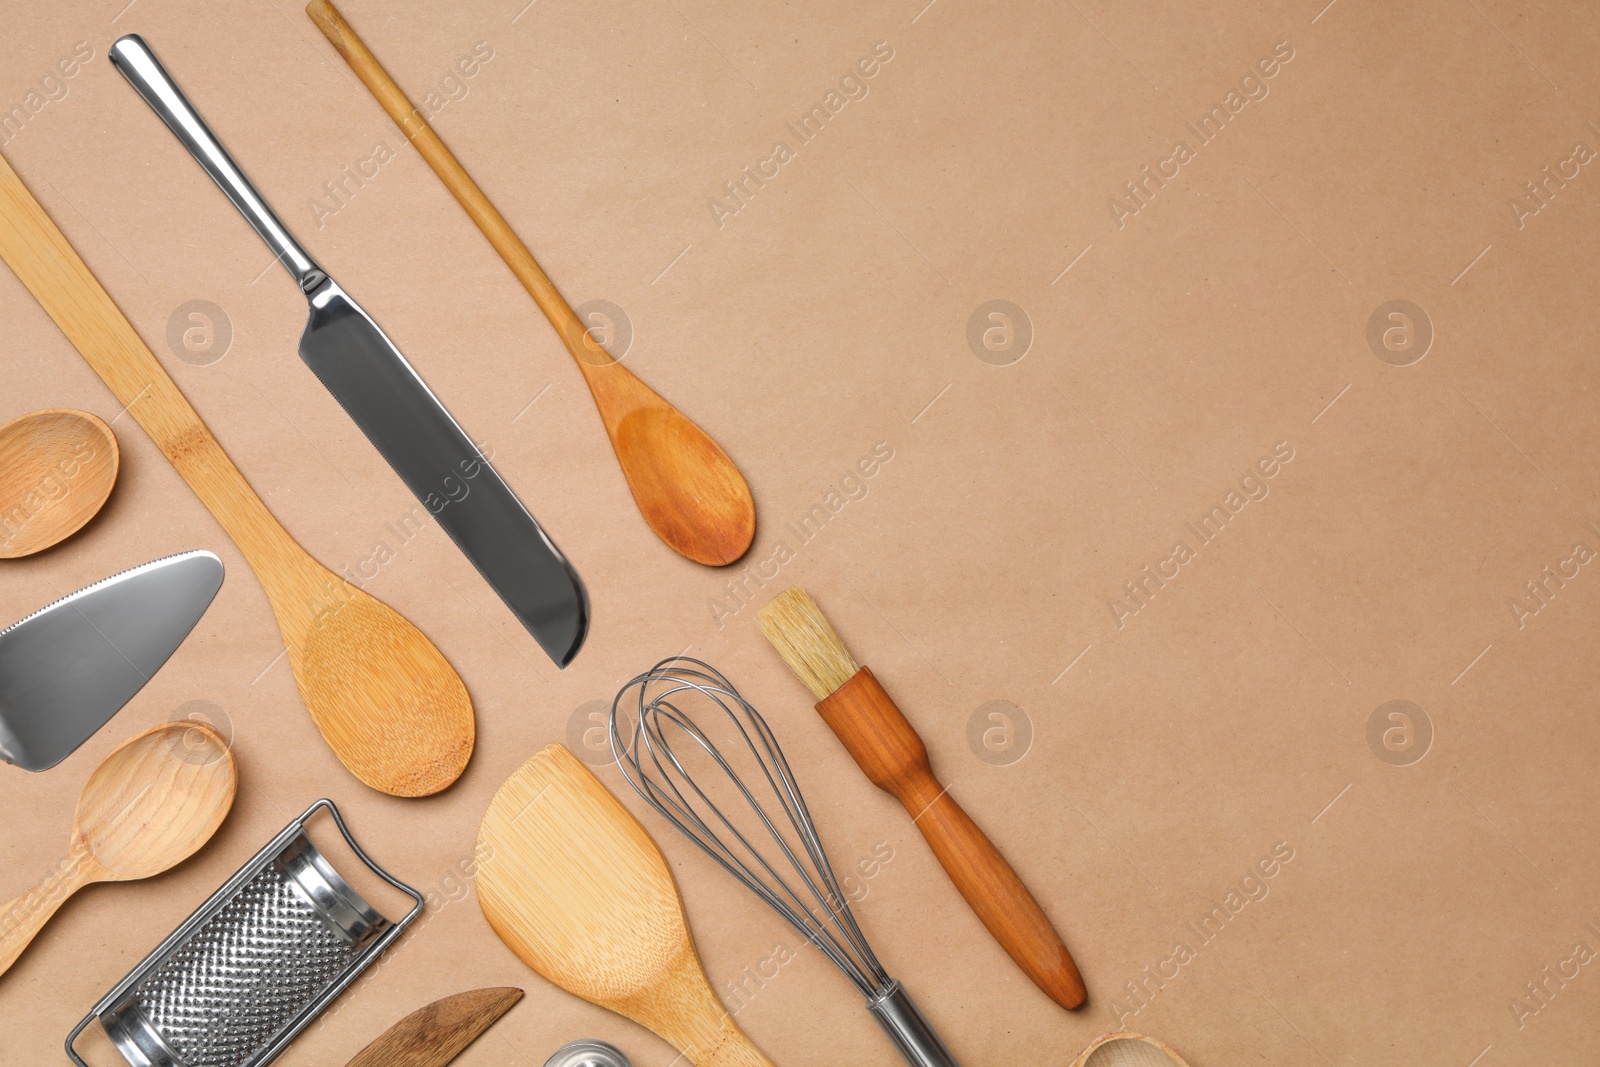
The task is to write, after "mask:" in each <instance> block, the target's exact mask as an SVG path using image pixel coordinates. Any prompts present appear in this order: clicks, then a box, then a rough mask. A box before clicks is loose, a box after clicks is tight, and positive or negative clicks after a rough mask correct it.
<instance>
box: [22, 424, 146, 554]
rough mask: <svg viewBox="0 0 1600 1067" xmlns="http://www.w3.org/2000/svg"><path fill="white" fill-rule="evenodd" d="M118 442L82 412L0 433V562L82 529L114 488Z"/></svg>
mask: <svg viewBox="0 0 1600 1067" xmlns="http://www.w3.org/2000/svg"><path fill="white" fill-rule="evenodd" d="M120 463H121V453H120V452H119V451H118V450H117V436H116V434H114V433H112V432H111V427H109V426H107V425H106V424H105V423H104V422H102V421H101V420H100V419H99V418H97V417H95V416H94V415H91V414H89V413H88V412H87V411H73V410H71V409H70V408H52V409H51V410H49V411H35V412H33V413H32V414H29V415H22V416H20V417H18V418H15V419H12V420H11V421H10V422H8V423H6V424H5V425H4V426H0V559H17V558H18V557H20V556H31V555H33V554H34V553H35V552H43V551H44V550H45V549H47V548H49V547H51V546H52V545H58V544H60V543H61V542H62V541H65V540H66V539H67V538H69V537H71V536H72V535H73V534H75V533H77V532H78V531H79V530H81V529H83V527H84V525H85V524H87V523H88V521H89V520H90V519H92V518H94V517H95V515H97V514H98V513H99V511H100V509H101V508H102V507H103V506H105V502H106V498H107V497H109V496H110V495H111V487H112V486H113V485H115V484H116V481H117V468H118V466H119V465H120Z"/></svg>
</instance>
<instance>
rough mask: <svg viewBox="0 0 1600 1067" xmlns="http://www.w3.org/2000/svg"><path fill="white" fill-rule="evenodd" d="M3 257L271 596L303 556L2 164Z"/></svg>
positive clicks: (0, 252) (0, 223) (0, 246)
mask: <svg viewBox="0 0 1600 1067" xmlns="http://www.w3.org/2000/svg"><path fill="white" fill-rule="evenodd" d="M0 257H4V259H5V261H6V262H7V263H9V264H10V265H11V269H12V270H13V271H15V272H16V275H17V277H18V278H20V279H21V280H22V284H23V285H25V286H27V287H28V291H29V292H31V293H32V294H33V295H34V298H35V299H37V300H38V301H39V303H40V304H41V305H43V306H44V309H45V311H46V312H48V313H49V315H50V317H51V318H52V319H54V320H55V323H56V325H57V326H59V327H61V332H62V333H64V334H66V335H67V340H69V341H71V342H72V344H73V346H74V347H76V348H77V350H78V351H79V352H80V353H81V354H82V355H83V358H84V359H85V360H87V361H88V362H89V366H91V367H93V368H94V371H95V373H96V374H98V375H100V378H101V380H102V381H104V382H105V383H106V385H107V386H108V387H109V388H110V389H111V392H112V393H113V394H115V395H116V398H117V399H118V400H120V401H122V403H123V405H124V406H125V407H126V408H127V410H128V412H129V413H130V414H132V415H133V417H134V418H135V419H136V420H138V423H139V425H140V426H143V427H144V429H145V432H146V433H148V434H149V435H150V438H151V440H153V441H155V443H156V445H157V447H159V448H160V449H161V451H162V452H163V453H164V454H165V455H166V457H167V459H169V460H171V461H172V465H173V466H174V467H176V468H177V470H178V473H179V474H181V475H182V476H183V480H184V481H186V482H188V483H189V487H190V488H191V489H193V490H194V491H195V495H197V496H198V497H199V498H200V501H201V503H203V504H205V506H206V508H207V509H208V510H210V512H211V514H212V515H214V516H216V518H217V521H218V522H220V523H221V524H222V527H223V529H225V530H227V532H228V536H230V537H232V538H233V540H234V543H235V544H237V545H238V546H239V549H240V551H241V552H243V553H244V555H245V558H246V560H248V561H249V563H250V566H251V568H252V569H253V570H254V571H255V572H256V575H257V577H259V578H260V579H261V580H262V583H263V584H264V585H266V586H267V592H268V593H269V594H272V593H274V592H275V590H274V589H273V587H272V585H271V584H270V582H271V577H272V575H273V573H274V572H276V571H278V570H279V569H280V568H282V567H288V566H291V565H292V564H295V563H299V562H300V561H301V559H302V558H303V557H304V552H303V550H302V549H301V548H300V546H299V545H298V544H296V543H295V541H294V539H293V538H291V537H290V536H289V533H288V531H286V530H285V529H284V528H283V527H282V526H281V525H279V523H278V520H277V519H275V518H273V516H272V513H271V512H269V511H268V510H267V506H266V504H264V503H262V501H261V498H260V497H258V496H257V495H256V494H255V491H254V490H253V489H251V488H250V484H249V483H248V482H246V481H245V479H244V475H242V474H240V473H239V469H238V468H237V467H235V466H234V465H233V461H232V460H231V459H229V458H228V454H227V453H226V452H224V451H223V450H222V446H221V445H219V444H218V443H217V439H216V438H215V437H213V436H211V431H210V430H209V429H207V428H206V424H205V423H204V422H202V421H201V419H200V416H199V414H198V413H196V411H195V410H194V408H193V407H192V406H190V404H189V401H188V400H187V399H185V397H184V395H183V393H182V392H181V391H179V389H178V386H177V383H175V382H174V381H173V380H172V378H171V376H170V375H168V374H167V372H166V370H165V369H164V368H163V367H162V366H161V363H160V362H159V361H158V360H157V359H156V357H155V355H154V354H153V353H152V352H151V351H150V347H149V346H148V345H146V344H145V343H144V339H143V338H142V337H140V336H139V333H138V331H137V330H135V329H134V328H133V324H132V323H130V322H129V321H128V319H127V317H126V316H125V315H123V313H122V311H121V310H120V309H119V308H118V307H117V305H116V303H115V302H114V301H113V300H112V299H111V297H110V295H109V294H107V293H106V291H105V289H104V288H103V287H102V286H101V285H100V282H99V279H97V278H96V277H95V276H94V274H93V273H92V272H91V271H90V270H89V268H88V266H87V265H85V264H84V262H83V260H82V259H81V258H80V257H79V256H78V253H77V252H76V251H75V250H74V249H73V247H72V245H71V244H70V243H68V241H67V238H66V236H65V235H64V234H62V232H61V230H60V229H59V228H58V227H57V226H56V224H55V222H54V221H53V220H52V219H51V218H50V216H49V214H47V213H46V212H45V210H44V208H43V207H42V206H40V204H39V201H37V200H36V199H34V197H33V194H32V193H30V192H29V191H28V188H27V186H25V185H23V184H22V179H21V178H19V177H17V173H16V171H14V170H12V169H11V165H10V164H9V163H7V162H6V161H5V159H4V158H3V157H0ZM275 599H276V598H275Z"/></svg>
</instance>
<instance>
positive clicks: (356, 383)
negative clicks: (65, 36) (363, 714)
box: [110, 33, 589, 667]
mask: <svg viewBox="0 0 1600 1067" xmlns="http://www.w3.org/2000/svg"><path fill="white" fill-rule="evenodd" d="M110 58H111V62H112V64H113V65H114V66H115V67H116V68H117V69H118V70H119V71H121V72H122V76H123V77H125V78H127V79H128V82H129V84H131V85H132V86H133V87H134V89H135V90H137V91H138V93H139V95H140V96H142V97H144V100H145V103H147V104H149V105H150V107H151V109H152V110H153V111H155V113H156V114H157V115H159V116H161V120H162V121H163V122H165V123H166V124H167V127H168V129H170V130H171V131H172V132H173V134H174V135H175V136H176V137H177V138H178V140H179V141H181V142H182V143H183V146H184V147H185V148H187V149H188V150H189V154H190V155H192V156H193V157H194V158H195V162H197V163H199V164H200V166H201V168H202V169H204V170H205V172H206V173H207V174H208V175H210V176H211V179H212V180H213V181H215V182H216V183H217V185H218V186H219V187H220V188H221V189H222V191H223V192H224V193H225V194H227V197H228V199H229V200H231V201H233V206H234V207H236V208H238V209H239V212H240V214H242V215H244V217H245V218H246V219H247V220H248V221H249V223H250V225H251V226H253V227H255V230H256V232H257V233H258V234H260V235H261V239H262V240H263V241H265V242H266V243H267V246H268V247H269V248H271V249H272V251H273V253H274V254H276V255H277V257H278V261H279V262H280V263H282V264H283V265H284V268H285V269H286V270H288V272H289V275H290V277H292V278H294V280H295V283H296V284H297V285H299V286H300V288H301V290H302V291H303V292H304V293H305V295H306V299H307V300H308V301H309V302H310V305H311V308H310V314H309V317H308V318H307V320H306V328H305V332H304V333H302V334H301V336H300V358H301V359H302V360H303V361H304V362H305V364H306V365H307V366H308V367H310V368H311V369H312V370H313V371H315V372H316V374H317V377H318V378H320V379H321V380H322V384H323V385H324V386H326V387H327V389H328V392H330V393H332V394H333V397H334V399H335V400H337V401H339V404H340V406H341V407H343V408H344V410H345V412H346V413H347V414H348V415H349V416H350V418H351V419H352V420H354V422H355V424H356V425H357V426H359V427H360V428H361V432H362V433H364V434H366V435H367V440H369V441H371V442H372V444H373V447H375V448H376V449H377V450H378V452H379V454H381V455H382V456H383V458H384V459H385V460H387V461H388V462H389V466H390V467H392V468H394V472H395V473H396V474H398V475H399V476H400V479H401V481H403V482H405V483H406V485H407V486H408V487H409V488H410V489H411V491H412V493H414V494H415V495H416V497H417V499H418V500H419V501H421V502H422V505H423V506H424V507H425V508H427V510H428V513H429V514H431V515H432V516H433V518H434V521H436V522H437V523H438V524H439V525H440V526H441V527H443V528H444V531H445V533H447V534H449V535H450V538H451V540H453V541H455V543H456V547H458V548H460V549H461V551H462V553H463V554H464V555H465V556H466V557H467V558H468V559H469V560H471V561H472V564H473V566H475V567H477V568H478V573H479V574H481V575H483V578H484V580H485V581H487V582H488V583H489V585H490V586H491V587H493V589H494V591H495V592H496V593H498V594H500V599H501V600H504V601H505V603H506V607H508V608H510V609H511V611H512V614H514V615H516V617H517V619H518V620H519V621H520V622H521V623H522V625H523V626H524V627H526V628H527V630H528V632H529V633H530V634H532V635H533V637H534V639H535V640H537V641H538V642H539V645H540V647H542V648H543V649H544V650H545V652H546V654H548V655H549V656H550V658H551V659H553V660H555V662H556V665H557V666H558V667H565V666H566V665H567V664H568V663H570V662H571V661H572V657H574V656H576V655H577V654H578V648H579V647H580V646H581V645H582V644H583V639H584V636H585V634H586V633H587V632H588V628H589V601H588V596H587V594H585V592H584V589H583V582H582V581H580V580H579V578H578V573H577V571H575V570H573V568H572V565H571V564H570V563H568V562H567V558H566V557H565V556H563V555H562V554H561V550H560V549H558V548H556V546H555V543H554V542H553V541H551V540H550V538H549V536H547V535H546V534H545V532H544V530H543V529H542V528H541V527H540V526H539V524H538V522H537V521H535V519H534V517H533V516H532V515H530V514H529V513H528V509H527V508H525V507H523V505H522V501H520V500H518V499H517V497H516V495H515V494H514V493H512V492H511V489H510V487H509V486H507V485H506V483H505V482H504V481H502V480H501V478H500V475H499V474H498V473H497V472H496V471H495V469H494V467H493V466H491V465H490V463H489V460H488V458H487V457H486V456H485V455H484V454H483V452H482V450H480V449H479V448H478V446H477V445H476V444H474V443H473V441H472V439H471V438H470V437H468V436H467V433H466V431H465V430H463V429H462V428H461V427H460V425H458V424H457V423H456V420H455V419H453V418H452V417H451V416H450V413H449V412H448V411H446V410H445V408H444V405H443V404H441V403H440V402H439V398H438V397H436V396H434V395H433V392H432V390H430V389H429V388H428V385H427V383H426V382H424V381H423V380H422V378H421V377H420V376H419V375H418V374H417V372H416V371H415V370H413V369H412V367H411V364H410V363H408V362H406V358H405V356H403V355H401V354H400V350H399V349H397V348H396V347H395V346H394V343H393V342H392V341H390V340H389V338H388V337H386V336H385V335H384V333H383V331H382V330H380V329H379V328H378V324H377V323H375V322H373V321H372V319H371V317H370V316H368V315H367V313H366V312H365V311H363V310H362V309H361V307H360V306H359V305H358V304H357V303H356V302H355V301H354V300H352V299H351V298H350V297H349V295H347V294H346V293H345V291H344V290H343V289H341V288H339V286H338V284H337V283H336V282H334V280H333V279H332V278H329V277H328V275H327V274H326V273H324V272H323V270H322V269H321V268H320V267H318V266H317V264H316V263H314V262H313V261H312V259H311V257H310V256H309V255H307V254H306V251H305V249H303V248H301V247H300V245H299V244H298V243H297V242H296V241H295V239H294V236H293V235H292V234H290V233H289V230H288V228H287V227H286V226H284V224H283V222H282V221H281V220H280V219H279V218H278V216H277V215H276V214H274V213H273V211H272V208H270V207H269V206H267V202H266V201H265V200H263V199H262V198H261V194H260V193H258V192H256V190H255V187H254V186H252V185H251V184H250V180H249V179H248V178H246V177H245V175H244V172H243V171H242V170H240V169H239V166H238V164H236V163H235V162H234V161H233V158H232V157H231V156H229V155H228V151H227V149H225V148H224V147H223V146H222V143H221V142H220V141H218V140H217V138H216V136H215V135H214V134H213V133H212V132H211V130H210V129H209V128H208V127H207V126H206V124H205V120H204V119H202V118H201V117H200V114H199V113H198V112H197V111H196V110H195V109H194V106H193V105H192V104H190V103H189V101H188V99H187V98H186V97H185V96H184V95H183V91H182V90H181V89H179V88H178V86H177V84H176V83H174V82H173V80H172V77H171V76H170V75H169V74H168V73H167V71H166V69H165V68H164V67H162V65H161V63H160V61H159V60H157V59H156V57H155V53H153V52H152V51H151V50H150V47H149V46H148V45H147V44H145V42H144V40H143V39H142V38H140V37H139V36H138V35H137V34H132V33H130V34H128V35H126V36H124V37H121V38H119V39H118V40H117V41H116V42H115V43H114V44H112V46H111V50H110Z"/></svg>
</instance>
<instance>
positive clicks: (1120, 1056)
mask: <svg viewBox="0 0 1600 1067" xmlns="http://www.w3.org/2000/svg"><path fill="white" fill-rule="evenodd" d="M1072 1067H1189V1064H1188V1063H1187V1062H1186V1061H1185V1060H1184V1058H1183V1057H1182V1056H1180V1055H1178V1054H1177V1053H1176V1052H1174V1051H1173V1050H1172V1049H1171V1048H1168V1047H1167V1046H1166V1045H1164V1044H1162V1043H1161V1042H1160V1041H1157V1040H1156V1039H1155V1038H1153V1037H1145V1036H1144V1035H1143V1034H1135V1033H1132V1032H1131V1031H1128V1030H1118V1031H1117V1032H1116V1033H1114V1034H1106V1035H1105V1036H1103V1037H1097V1038H1095V1039H1094V1041H1093V1042H1092V1043H1091V1044H1090V1045H1089V1047H1088V1048H1086V1049H1084V1050H1083V1052H1082V1053H1081V1054H1080V1055H1079V1056H1078V1058H1077V1059H1075V1060H1073V1061H1072Z"/></svg>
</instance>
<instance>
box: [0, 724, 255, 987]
mask: <svg viewBox="0 0 1600 1067" xmlns="http://www.w3.org/2000/svg"><path fill="white" fill-rule="evenodd" d="M238 784H239V775H238V770H237V768H236V767H235V766H234V762H233V752H232V750H231V749H229V747H228V744H227V742H226V741H224V740H223V739H222V737H221V735H219V734H218V733H217V732H216V731H215V730H213V729H211V728H210V727H209V726H206V725H205V724H204V723H197V722H168V723H162V724H161V725H160V726H155V727H152V728H150V729H148V730H146V731H144V732H143V733H139V734H135V735H134V736H132V737H130V738H128V740H126V741H124V742H123V743H122V744H120V745H118V746H117V747H116V748H114V749H112V750H111V754H110V755H108V756H107V757H106V758H105V759H104V760H102V761H101V763H100V766H98V767H96V768H95V769H94V773H92V774H91V775H89V780H88V782H86V783H85V784H84V787H83V793H82V795H81V796H79V798H78V810H77V812H76V813H75V814H74V815H73V818H72V844H71V847H70V848H69V849H68V851H67V856H66V858H65V859H64V860H62V862H61V863H59V864H57V865H56V868H55V870H53V871H51V872H50V874H48V875H47V876H46V877H45V879H44V880H43V881H42V882H40V883H39V884H38V885H37V886H35V887H34V888H33V889H30V890H28V892H26V893H24V894H22V896H20V897H17V898H16V899H15V900H13V901H11V903H9V904H6V905H5V906H4V907H0V974H4V973H5V972H6V970H7V969H8V968H9V967H10V966H11V965H12V964H13V963H15V962H16V961H17V957H18V956H20V955H22V950H23V949H25V948H27V947H28V943H29V942H31V941H32V940H33V938H34V936H35V935H36V934H38V932H39V931H40V930H41V929H43V928H44V924H45V923H46V922H48V921H49V920H50V917H51V916H52V915H54V914H55V913H56V911H57V909H59V908H60V907H61V905H62V904H64V903H65V902H66V899H67V898H68V897H70V896H71V895H72V894H74V893H76V892H77V891H78V890H80V889H82V888H83V887H84V886H86V885H88V884H89V883H91V882H126V881H132V880H134V879H138V878H150V877H152V876H154V875H157V874H160V873H162V872H163V871H166V870H169V869H170V868H172V867H176V866H177V865H178V864H179V863H182V862H183V861H184V860H186V859H188V858H189V857H190V856H192V855H194V854H195V852H197V851H198V850H199V849H200V846H201V845H204V844H205V843H206V842H207V841H209V840H211V835H212V834H214V833H216V831H217V827H219V826H221V825H222V820H223V819H224V818H226V817H227V815H228V809H229V808H231V807H232V806H233V794H234V791H235V790H236V789H237V788H238Z"/></svg>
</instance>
